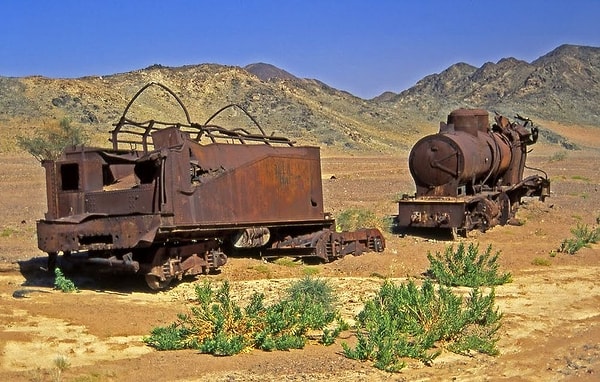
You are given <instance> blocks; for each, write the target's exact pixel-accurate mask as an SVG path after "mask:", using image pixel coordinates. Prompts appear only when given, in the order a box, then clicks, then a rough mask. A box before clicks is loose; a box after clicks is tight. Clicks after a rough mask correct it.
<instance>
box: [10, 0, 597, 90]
mask: <svg viewBox="0 0 600 382" xmlns="http://www.w3.org/2000/svg"><path fill="white" fill-rule="evenodd" d="M0 14H1V15H2V22H1V23H0V76H11V77H21V76H27V75H43V76H47V77H81V76H86V75H107V74H113V73H122V72H128V71H132V70H136V69H140V68H144V67H147V66H149V65H152V64H162V65H166V66H181V65H188V64H201V63H217V64H223V65H237V66H245V65H247V64H250V63H255V62H266V63H270V64H273V65H275V66H278V67H280V68H282V69H284V70H287V71H288V72H290V73H292V74H294V75H296V76H298V77H304V78H317V79H319V80H321V81H323V82H325V83H327V84H328V85H330V86H333V87H335V88H338V89H341V90H346V91H349V92H351V93H353V94H355V95H357V96H360V97H363V98H371V97H374V96H376V95H378V94H380V93H382V92H384V91H387V90H390V91H394V92H400V91H402V90H405V89H407V88H409V87H411V86H413V85H414V84H415V83H416V82H417V81H418V80H420V79H421V78H423V77H425V76H426V75H429V74H433V73H439V72H441V71H442V70H444V69H446V68H447V67H448V66H450V65H452V64H455V63H457V62H466V63H469V64H471V65H474V66H481V65H482V64H484V63H485V62H488V61H491V62H497V61H498V60H500V59H501V58H503V57H515V58H518V59H522V60H525V61H528V62H531V61H533V60H535V59H536V58H538V57H540V56H542V55H544V54H546V53H548V52H550V51H551V50H553V49H554V48H556V47H558V46H559V45H561V44H575V45H588V46H596V47H599V46H600V22H599V21H598V18H599V17H600V1H597V0H570V1H568V0H564V1H561V0H529V1H527V0H520V1H517V0H493V1H491V0H490V1H488V0H481V1H475V0H470V1H467V0H454V1H453V0H446V1H437V0H429V1H428V0H420V1H419V0H414V1H401V0H396V1H394V0H389V1H385V0H380V1H377V0H370V1H369V0H364V1H355V0H345V1H342V0H338V1H333V0H321V1H316V0H315V1H313V0H289V1H286V0H280V1H275V0H271V1H268V0H262V1H260V0H256V1H251V0H248V1H242V0H214V1H213V0H206V1H202V0H197V1H192V0H189V1H186V0H162V1H133V0H130V1H127V0H101V1H100V0H98V1H93V0H55V1H42V0H37V1H34V0H0Z"/></svg>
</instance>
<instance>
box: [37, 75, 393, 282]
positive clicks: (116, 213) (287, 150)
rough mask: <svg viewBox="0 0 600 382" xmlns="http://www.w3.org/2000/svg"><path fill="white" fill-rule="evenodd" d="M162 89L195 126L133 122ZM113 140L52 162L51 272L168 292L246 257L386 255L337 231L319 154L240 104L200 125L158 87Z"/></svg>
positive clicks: (43, 228)
mask: <svg viewBox="0 0 600 382" xmlns="http://www.w3.org/2000/svg"><path fill="white" fill-rule="evenodd" d="M150 86H157V87H159V90H161V89H162V90H164V91H165V92H166V93H168V94H170V96H172V97H173V98H174V99H175V100H176V101H177V103H178V104H179V106H180V107H181V108H182V110H183V112H184V113H185V116H186V119H187V121H185V122H184V123H170V122H160V121H156V120H149V121H145V122H136V121H134V120H132V119H129V118H128V116H127V115H128V110H129V108H130V107H131V105H132V104H133V102H134V101H135V100H136V99H137V98H138V96H139V95H140V94H141V93H142V92H144V91H145V90H146V89H147V88H148V87H150ZM227 108H239V109H241V111H242V112H243V113H245V115H246V116H248V118H249V120H250V121H252V122H253V123H254V125H255V126H256V128H257V129H258V131H259V133H250V132H249V130H248V129H245V128H234V129H227V128H224V127H222V126H219V125H216V124H214V123H213V122H212V121H213V119H214V118H215V117H216V116H217V115H219V114H220V113H221V112H222V111H223V110H225V109H227ZM236 110H237V109H236ZM110 141H111V142H112V145H113V147H112V149H102V148H92V147H71V148H67V149H65V151H64V152H63V154H62V156H61V157H60V158H59V159H58V160H55V161H44V162H43V163H42V164H43V167H44V168H45V171H46V184H47V186H46V187H47V199H48V212H47V213H46V215H45V218H44V219H42V220H40V221H38V223H37V232H38V247H39V248H40V249H41V250H42V251H44V252H47V253H48V255H49V260H48V265H49V268H50V269H53V268H54V267H55V266H56V262H57V258H58V256H59V254H62V256H61V261H62V262H64V261H71V262H74V263H78V264H80V265H81V264H83V265H86V266H87V265H92V266H94V267H95V269H97V268H103V269H110V270H113V271H125V272H132V273H138V274H143V275H145V279H146V282H147V284H148V286H149V287H150V288H152V289H164V288H166V287H167V286H168V285H169V283H170V282H171V281H172V280H173V279H175V278H181V277H182V276H183V275H186V274H189V275H194V274H200V273H206V272H209V271H211V270H215V269H217V268H219V267H220V266H222V265H223V264H225V262H226V260H227V256H228V255H230V254H232V253H236V252H237V251H244V250H249V249H254V250H256V251H259V252H260V255H261V256H263V257H278V256H293V257H303V256H313V257H314V256H316V257H318V258H321V259H322V260H324V261H329V260H331V259H335V258H338V257H341V256H344V255H347V254H361V253H362V252H366V251H383V249H384V247H385V241H384V238H383V236H382V234H381V232H380V231H379V230H377V229H374V228H370V229H369V228H367V229H361V230H358V231H355V232H336V230H335V220H334V219H333V218H332V217H331V216H330V215H329V214H327V213H325V212H324V208H323V190H322V181H321V163H320V153H319V148H318V147H309V146H295V145H294V143H293V142H292V141H290V140H289V139H287V138H284V137H277V136H272V135H267V134H265V132H264V131H263V129H262V128H261V127H260V125H259V124H258V123H256V121H255V120H254V119H253V118H252V117H251V116H250V115H249V114H248V113H247V112H246V111H245V110H244V109H243V108H241V107H239V106H237V105H228V106H226V107H224V108H222V109H221V110H219V111H218V112H217V113H215V114H214V115H213V116H212V117H211V118H209V119H208V120H207V121H206V123H204V124H197V123H193V122H191V120H190V117H189V114H188V111H187V109H186V108H185V106H184V105H183V103H182V102H181V100H180V99H179V98H178V97H177V95H175V93H173V92H172V91H171V90H170V89H169V88H167V87H166V86H164V85H162V84H159V83H149V84H147V85H146V86H144V87H143V88H142V89H140V90H139V91H138V92H137V93H136V94H135V96H134V97H133V98H132V99H131V101H130V102H129V104H128V105H127V107H126V108H125V111H124V113H123V115H122V117H121V119H120V120H119V122H118V123H117V124H116V125H115V128H114V130H113V131H112V132H111V139H110ZM98 270H100V269H98Z"/></svg>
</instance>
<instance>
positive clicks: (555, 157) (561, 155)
mask: <svg viewBox="0 0 600 382" xmlns="http://www.w3.org/2000/svg"><path fill="white" fill-rule="evenodd" d="M566 157H567V152H566V151H557V152H555V153H554V154H552V155H551V156H550V162H559V161H562V160H565V158H566Z"/></svg>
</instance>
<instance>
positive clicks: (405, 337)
mask: <svg viewBox="0 0 600 382" xmlns="http://www.w3.org/2000/svg"><path fill="white" fill-rule="evenodd" d="M494 300H495V295H494V291H493V290H492V291H491V292H490V294H488V295H483V294H482V293H481V292H480V291H479V290H478V289H477V288H474V289H472V291H471V293H470V295H469V296H468V297H466V298H465V299H463V298H462V297H460V296H458V295H455V294H454V293H453V292H452V291H451V289H450V288H448V287H444V286H441V285H440V286H438V288H437V289H436V288H435V286H434V284H433V282H432V281H431V280H430V279H426V280H425V282H424V283H423V285H422V286H421V288H419V287H418V286H417V285H416V284H415V283H414V282H413V281H410V282H408V283H407V284H400V285H395V284H393V283H392V282H390V281H386V282H385V283H384V284H383V286H382V287H381V289H380V290H379V292H378V293H377V295H376V296H375V297H374V298H373V299H371V300H369V301H367V302H366V304H365V307H364V309H363V310H362V311H361V312H360V313H359V314H358V315H357V317H356V319H357V333H356V335H357V339H358V342H357V344H356V346H355V347H354V348H352V347H350V346H349V345H348V344H346V343H342V347H343V351H344V355H345V356H346V357H348V358H351V359H358V360H370V361H373V362H374V366H375V367H377V368H379V369H382V370H386V371H391V372H394V371H398V370H400V369H402V368H403V367H404V366H405V361H404V359H405V358H414V359H419V360H421V361H422V362H424V363H425V364H430V363H431V362H432V361H433V360H434V359H435V358H436V357H437V356H438V355H439V354H440V353H441V349H442V348H447V349H448V350H450V351H452V352H456V353H459V354H469V353H470V352H471V351H476V352H481V353H486V354H491V355H494V354H497V353H498V351H497V349H496V342H497V340H498V338H497V335H496V333H497V331H498V329H499V327H500V320H501V317H502V315H501V314H500V313H498V310H497V308H495V307H494Z"/></svg>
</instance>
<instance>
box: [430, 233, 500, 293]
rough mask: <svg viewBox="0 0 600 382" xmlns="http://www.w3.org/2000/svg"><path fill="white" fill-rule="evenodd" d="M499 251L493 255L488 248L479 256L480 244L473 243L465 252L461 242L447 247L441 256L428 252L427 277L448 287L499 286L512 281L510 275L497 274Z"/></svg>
mask: <svg viewBox="0 0 600 382" xmlns="http://www.w3.org/2000/svg"><path fill="white" fill-rule="evenodd" d="M499 255H500V252H496V253H495V254H494V255H492V246H491V245H490V246H488V247H487V250H486V251H485V252H484V253H481V254H480V253H479V245H475V244H473V243H471V244H469V247H468V248H467V249H466V250H465V245H464V243H460V244H458V248H457V249H456V251H454V246H453V245H452V246H448V247H446V251H445V252H444V254H441V253H440V252H436V254H435V255H432V254H431V252H429V253H427V258H428V259H429V263H430V265H429V269H428V270H427V274H428V275H429V276H431V277H433V278H435V279H436V280H438V281H439V282H440V283H441V284H443V285H447V286H467V287H478V286H484V285H487V286H492V285H501V284H505V283H507V282H510V281H511V275H510V273H504V274H502V275H499V274H498V256H499Z"/></svg>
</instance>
